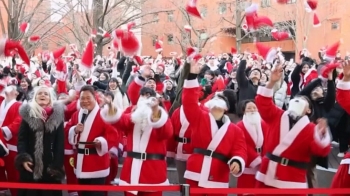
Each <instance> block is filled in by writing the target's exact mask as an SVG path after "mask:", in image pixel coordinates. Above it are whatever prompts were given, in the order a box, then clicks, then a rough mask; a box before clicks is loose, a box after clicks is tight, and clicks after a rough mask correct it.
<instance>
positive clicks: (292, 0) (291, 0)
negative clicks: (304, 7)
mask: <svg viewBox="0 0 350 196" xmlns="http://www.w3.org/2000/svg"><path fill="white" fill-rule="evenodd" d="M296 2H297V0H288V1H287V3H288V4H293V3H296Z"/></svg>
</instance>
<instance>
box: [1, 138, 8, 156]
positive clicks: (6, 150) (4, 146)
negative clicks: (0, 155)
mask: <svg viewBox="0 0 350 196" xmlns="http://www.w3.org/2000/svg"><path fill="white" fill-rule="evenodd" d="M0 146H1V147H2V148H4V150H5V152H6V154H5V156H6V155H8V154H9V149H8V148H7V147H6V145H5V144H4V143H3V142H2V141H1V140H0Z"/></svg>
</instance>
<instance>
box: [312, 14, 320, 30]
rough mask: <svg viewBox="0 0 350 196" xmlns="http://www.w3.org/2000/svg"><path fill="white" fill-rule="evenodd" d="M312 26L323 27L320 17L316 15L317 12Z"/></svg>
mask: <svg viewBox="0 0 350 196" xmlns="http://www.w3.org/2000/svg"><path fill="white" fill-rule="evenodd" d="M312 24H313V26H314V27H319V26H321V22H320V19H319V18H318V15H317V14H316V12H315V13H314V16H313V20H312Z"/></svg>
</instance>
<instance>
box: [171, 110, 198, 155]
mask: <svg viewBox="0 0 350 196" xmlns="http://www.w3.org/2000/svg"><path fill="white" fill-rule="evenodd" d="M171 123H172V125H173V128H174V137H173V138H170V139H169V140H168V156H169V157H175V159H177V160H180V161H187V159H188V157H189V156H190V155H191V154H192V152H193V148H192V146H191V137H192V130H191V126H190V123H189V122H188V120H187V118H186V115H185V113H184V110H183V106H181V107H179V108H177V109H176V110H175V111H174V112H173V114H172V116H171ZM179 140H183V141H184V142H179Z"/></svg>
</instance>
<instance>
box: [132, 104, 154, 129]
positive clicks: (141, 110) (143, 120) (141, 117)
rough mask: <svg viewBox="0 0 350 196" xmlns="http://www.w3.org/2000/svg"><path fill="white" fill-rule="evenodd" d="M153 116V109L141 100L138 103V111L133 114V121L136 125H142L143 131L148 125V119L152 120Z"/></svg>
mask: <svg viewBox="0 0 350 196" xmlns="http://www.w3.org/2000/svg"><path fill="white" fill-rule="evenodd" d="M151 114H152V109H151V107H150V106H149V105H148V104H147V99H146V100H141V101H140V99H139V101H138V102H137V108H136V110H135V111H134V112H133V113H132V114H131V121H132V122H133V123H134V124H139V125H141V129H142V130H143V129H144V128H145V127H147V125H148V118H150V116H151Z"/></svg>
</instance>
